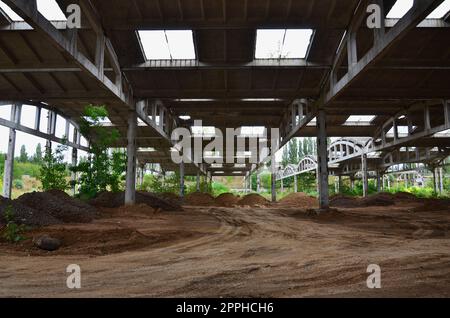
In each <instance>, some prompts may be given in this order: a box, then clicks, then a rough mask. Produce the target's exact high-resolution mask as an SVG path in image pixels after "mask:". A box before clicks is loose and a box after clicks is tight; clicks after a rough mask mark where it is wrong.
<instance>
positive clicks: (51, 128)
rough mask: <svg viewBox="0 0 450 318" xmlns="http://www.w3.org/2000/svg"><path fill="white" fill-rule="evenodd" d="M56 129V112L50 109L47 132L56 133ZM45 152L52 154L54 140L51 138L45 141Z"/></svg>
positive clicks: (49, 133)
mask: <svg viewBox="0 0 450 318" xmlns="http://www.w3.org/2000/svg"><path fill="white" fill-rule="evenodd" d="M55 129H56V114H55V113H54V112H52V111H50V110H49V111H48V117H47V134H48V135H54V134H55ZM45 153H46V154H48V155H51V154H52V142H51V140H49V139H47V141H46V142H45Z"/></svg>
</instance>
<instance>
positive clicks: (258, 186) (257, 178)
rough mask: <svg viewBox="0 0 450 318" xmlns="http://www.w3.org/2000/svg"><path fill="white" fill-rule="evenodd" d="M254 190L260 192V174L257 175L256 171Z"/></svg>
mask: <svg viewBox="0 0 450 318" xmlns="http://www.w3.org/2000/svg"><path fill="white" fill-rule="evenodd" d="M256 192H257V193H260V192H261V176H260V175H259V173H258V172H257V173H256Z"/></svg>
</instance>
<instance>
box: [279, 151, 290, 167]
mask: <svg viewBox="0 0 450 318" xmlns="http://www.w3.org/2000/svg"><path fill="white" fill-rule="evenodd" d="M288 164H289V149H288V146H287V145H286V146H284V148H283V156H282V157H281V165H282V166H283V168H284V167H286V166H287V165H288Z"/></svg>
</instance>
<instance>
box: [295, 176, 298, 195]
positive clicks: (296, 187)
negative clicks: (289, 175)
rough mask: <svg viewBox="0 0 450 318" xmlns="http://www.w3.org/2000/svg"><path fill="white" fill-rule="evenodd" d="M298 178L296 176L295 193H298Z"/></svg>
mask: <svg viewBox="0 0 450 318" xmlns="http://www.w3.org/2000/svg"><path fill="white" fill-rule="evenodd" d="M297 182H298V178H297V175H294V193H297V192H298V183H297Z"/></svg>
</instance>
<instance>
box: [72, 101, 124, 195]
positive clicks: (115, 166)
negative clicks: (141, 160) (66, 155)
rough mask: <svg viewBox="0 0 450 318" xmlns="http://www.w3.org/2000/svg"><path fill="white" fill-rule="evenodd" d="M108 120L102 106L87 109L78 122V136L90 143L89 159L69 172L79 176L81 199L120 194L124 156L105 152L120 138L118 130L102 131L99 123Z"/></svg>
mask: <svg viewBox="0 0 450 318" xmlns="http://www.w3.org/2000/svg"><path fill="white" fill-rule="evenodd" d="M107 117H108V111H107V110H106V108H105V106H94V105H89V106H87V107H86V108H85V110H84V114H83V116H82V117H81V118H80V133H81V134H82V135H83V136H84V137H85V138H87V139H88V140H89V156H88V158H87V159H86V160H84V161H82V162H80V164H79V165H78V166H75V167H71V168H70V170H71V171H72V172H75V173H80V177H79V180H78V181H77V182H78V183H79V185H80V188H79V191H80V195H81V196H82V197H84V198H92V197H95V196H96V195H97V194H98V193H100V192H103V191H107V190H112V191H115V192H116V191H119V190H120V183H121V181H122V179H123V177H124V172H125V171H126V161H127V157H126V154H125V153H124V152H120V151H115V152H113V153H112V155H110V154H109V153H108V148H109V147H110V146H111V145H112V144H114V143H115V142H116V141H117V139H118V138H119V136H120V135H119V131H118V130H117V129H110V128H107V127H104V126H103V125H102V124H101V122H102V121H104V119H106V118H107Z"/></svg>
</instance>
